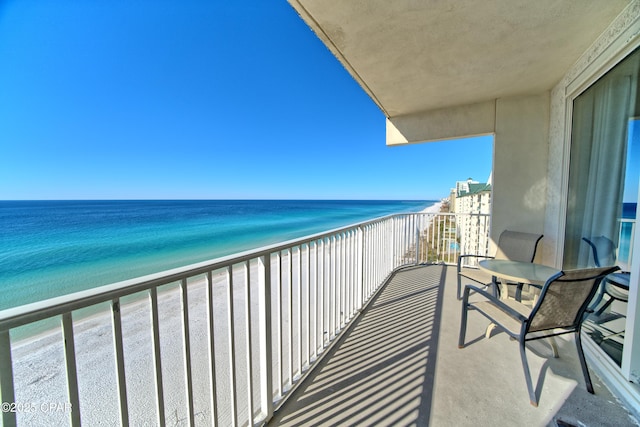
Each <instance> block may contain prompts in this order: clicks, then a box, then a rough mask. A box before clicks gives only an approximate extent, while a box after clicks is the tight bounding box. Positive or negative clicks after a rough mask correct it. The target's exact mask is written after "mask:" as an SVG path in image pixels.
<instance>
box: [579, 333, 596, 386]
mask: <svg viewBox="0 0 640 427" xmlns="http://www.w3.org/2000/svg"><path fill="white" fill-rule="evenodd" d="M576 347H577V348H578V359H580V367H581V368H582V375H584V382H585V384H586V386H587V391H588V392H589V393H591V394H593V384H591V376H590V375H589V369H588V368H587V361H586V359H585V358H584V352H583V350H582V339H581V338H580V329H578V331H577V332H576Z"/></svg>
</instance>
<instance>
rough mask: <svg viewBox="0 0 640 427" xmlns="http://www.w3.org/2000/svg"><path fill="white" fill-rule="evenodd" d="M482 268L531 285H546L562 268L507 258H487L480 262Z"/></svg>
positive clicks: (502, 276)
mask: <svg viewBox="0 0 640 427" xmlns="http://www.w3.org/2000/svg"><path fill="white" fill-rule="evenodd" d="M478 265H479V266H480V269H481V270H484V271H486V272H487V273H489V274H491V275H493V276H495V277H500V278H502V279H505V280H508V281H511V282H516V283H526V284H531V285H538V286H542V285H544V284H545V283H546V282H547V280H548V279H549V278H550V277H551V276H554V275H556V274H558V273H560V270H558V269H555V268H553V267H549V266H546V265H542V264H535V263H533V262H522V261H511V260H505V259H487V260H484V261H480V262H479V263H478Z"/></svg>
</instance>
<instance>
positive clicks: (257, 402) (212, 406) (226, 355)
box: [0, 213, 488, 426]
mask: <svg viewBox="0 0 640 427" xmlns="http://www.w3.org/2000/svg"><path fill="white" fill-rule="evenodd" d="M463 219H464V221H466V220H471V217H468V216H460V215H454V214H424V213H420V214H399V215H392V216H388V217H384V218H380V219H377V220H372V221H368V222H364V223H360V224H356V225H353V226H349V227H344V228H340V229H337V230H333V231H330V232H327V233H322V234H316V235H313V236H309V237H305V238H301V239H297V240H293V241H289V242H286V243H282V244H277V245H273V246H269V247H265V248H260V249H256V250H253V251H249V252H244V253H240V254H236V255H233V256H228V257H224V258H219V259H215V260H212V261H208V262H203V263H199V264H194V265H190V266H187V267H184V268H178V269H174V270H170V271H165V272H162V273H158V274H153V275H149V276H145V277H140V278H137V279H133V280H127V281H124V282H120V283H115V284H112V285H108V286H102V287H99V288H95V289H91V290H88V291H83V292H78V293H75V294H71V295H66V296H62V297H58V298H53V299H50V300H46V301H42V302H38V303H34V304H29V305H25V306H21V307H16V308H12V309H8V310H4V311H2V312H0V393H1V394H0V395H1V398H2V402H3V413H2V421H3V424H4V425H5V426H11V425H15V424H16V423H18V424H28V425H38V424H40V425H58V424H60V423H66V424H70V425H80V424H81V423H83V424H87V425H93V424H96V423H97V422H102V423H105V424H109V425H111V424H117V423H120V424H121V425H129V424H131V425H160V426H164V425H166V424H178V423H180V424H188V425H193V424H195V423H196V422H197V423H199V424H205V425H224V426H228V425H253V424H260V423H263V422H264V421H265V420H268V419H269V418H270V416H271V414H273V411H274V410H275V408H277V405H278V404H279V403H280V402H282V401H283V398H285V397H286V396H287V395H288V394H289V393H290V392H291V391H292V390H293V388H294V386H295V385H296V384H298V383H299V382H300V379H301V378H302V377H303V376H304V375H305V373H306V372H307V371H308V370H309V368H310V367H311V366H312V365H313V364H314V363H315V362H316V361H317V360H318V359H319V358H320V357H321V356H322V354H323V353H324V352H325V351H326V349H327V347H328V346H329V345H330V344H331V343H332V342H333V341H334V340H335V339H336V337H337V336H338V335H339V334H340V332H341V331H342V330H343V329H344V328H345V326H346V325H347V324H348V323H349V322H350V321H351V320H352V319H354V318H355V316H357V314H358V312H359V311H360V310H361V309H362V308H363V306H364V305H365V304H366V303H367V301H369V300H370V299H371V297H372V296H373V295H374V294H375V292H376V291H377V290H378V289H379V288H380V286H381V285H382V284H383V283H384V282H385V280H386V279H387V278H388V277H389V275H390V274H392V273H393V271H394V270H395V269H397V268H399V267H401V266H404V265H408V264H416V263H424V262H438V263H447V264H455V263H456V261H457V255H458V253H459V251H460V245H461V238H460V237H459V236H460V235H461V234H462V233H461V231H460V227H459V224H460V223H461V222H462V221H463ZM483 221H485V222H484V223H485V224H486V223H487V221H486V220H483ZM482 233H487V235H483V236H480V235H476V236H475V237H474V239H475V240H476V241H477V242H479V244H480V246H482V245H485V243H482V242H485V241H488V240H487V236H488V227H485V228H483V231H482ZM462 240H464V237H462ZM43 319H48V321H51V319H58V320H57V324H58V325H59V326H58V327H57V330H54V331H52V332H49V333H48V334H47V335H45V336H40V337H39V338H37V339H31V340H18V339H15V337H16V336H18V335H19V333H20V330H21V329H23V328H24V327H25V326H26V327H29V326H30V325H32V324H34V323H37V322H39V321H42V320H43ZM12 340H13V342H12Z"/></svg>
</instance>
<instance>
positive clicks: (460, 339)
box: [458, 289, 469, 348]
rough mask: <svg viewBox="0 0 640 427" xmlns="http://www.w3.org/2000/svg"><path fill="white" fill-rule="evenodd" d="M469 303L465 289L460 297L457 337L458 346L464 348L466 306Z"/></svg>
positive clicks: (467, 292) (467, 291)
mask: <svg viewBox="0 0 640 427" xmlns="http://www.w3.org/2000/svg"><path fill="white" fill-rule="evenodd" d="M468 303H469V290H468V289H466V290H465V293H464V298H463V299H462V315H461V316H460V335H459V337H458V348H464V338H465V335H466V334H467V312H468V310H467V306H468Z"/></svg>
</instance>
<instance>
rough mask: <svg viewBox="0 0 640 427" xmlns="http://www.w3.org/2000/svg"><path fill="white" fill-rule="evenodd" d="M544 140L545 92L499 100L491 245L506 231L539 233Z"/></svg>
mask: <svg viewBox="0 0 640 427" xmlns="http://www.w3.org/2000/svg"><path fill="white" fill-rule="evenodd" d="M548 140H549V93H542V94H537V95H531V96H522V97H517V98H505V99H499V100H498V102H497V108H496V132H495V140H494V154H493V155H494V158H493V200H492V202H493V208H492V217H491V239H492V241H493V242H497V241H498V237H499V236H500V234H501V233H502V232H503V231H504V230H507V229H509V230H515V231H523V232H529V233H541V234H542V233H543V231H544V219H545V202H546V180H547V164H548ZM543 240H544V239H543Z"/></svg>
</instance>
